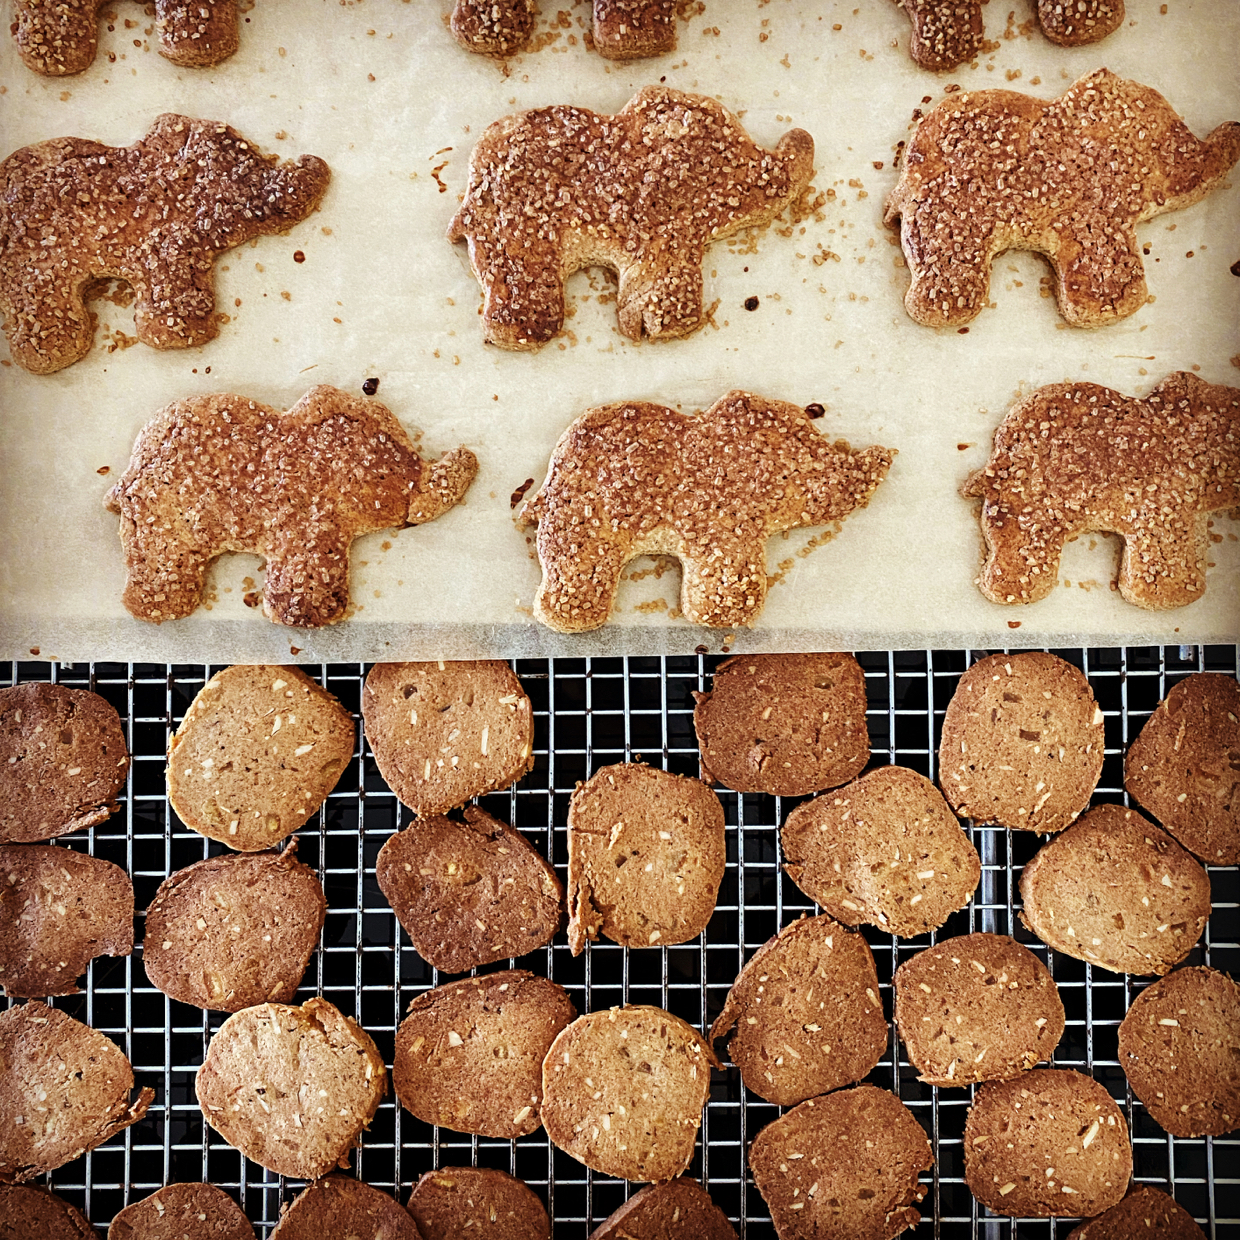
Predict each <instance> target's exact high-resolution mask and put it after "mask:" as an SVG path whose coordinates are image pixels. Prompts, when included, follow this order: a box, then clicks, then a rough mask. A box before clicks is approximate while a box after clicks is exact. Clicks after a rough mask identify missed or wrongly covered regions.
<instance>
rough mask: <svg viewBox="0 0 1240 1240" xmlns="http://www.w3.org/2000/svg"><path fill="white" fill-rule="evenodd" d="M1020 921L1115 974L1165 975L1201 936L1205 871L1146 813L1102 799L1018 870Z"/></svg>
mask: <svg viewBox="0 0 1240 1240" xmlns="http://www.w3.org/2000/svg"><path fill="white" fill-rule="evenodd" d="M1020 894H1021V899H1022V900H1023V901H1024V904H1025V907H1024V910H1023V911H1022V913H1021V915H1020V919H1021V921H1023V922H1024V923H1025V925H1026V926H1028V927H1029V929H1030V930H1032V931H1033V932H1034V934H1036V935H1037V936H1038V938H1040V939H1041V940H1042V942H1043V943H1049V944H1050V946H1051V947H1053V948H1054V949H1055V950H1056V951H1059V952H1064V953H1066V954H1067V955H1069V956H1075V957H1076V958H1077V959H1078V960H1087V961H1089V963H1090V964H1098V965H1101V966H1102V967H1103V968H1104V969H1111V970H1113V971H1114V972H1116V973H1138V974H1141V973H1158V974H1163V973H1166V972H1167V971H1168V970H1169V969H1170V968H1171V967H1172V966H1173V965H1176V964H1179V962H1180V961H1181V960H1183V959H1184V957H1185V956H1187V955H1188V953H1189V952H1190V951H1192V950H1193V946H1194V944H1195V943H1196V942H1197V940H1198V939H1199V938H1200V937H1201V932H1202V930H1203V929H1204V928H1205V924H1206V919H1207V918H1208V917H1209V916H1210V878H1209V875H1208V874H1206V872H1205V869H1204V868H1203V867H1202V866H1201V864H1200V863H1199V862H1198V861H1197V859H1196V858H1195V857H1193V856H1192V855H1191V854H1190V853H1188V852H1185V850H1184V849H1183V848H1181V847H1180V846H1179V844H1177V843H1176V842H1175V840H1173V839H1172V838H1171V837H1170V836H1169V835H1167V834H1166V832H1164V831H1160V830H1159V829H1158V828H1157V827H1156V826H1155V825H1154V824H1153V823H1152V822H1150V820H1149V819H1148V818H1143V817H1142V816H1141V815H1140V814H1138V813H1137V812H1136V810H1131V809H1125V808H1124V807H1123V806H1122V805H1099V806H1096V807H1095V808H1094V809H1091V810H1090V811H1089V813H1088V814H1086V815H1085V816H1084V817H1083V818H1082V819H1081V820H1080V821H1079V822H1077V823H1075V824H1074V825H1073V826H1071V827H1069V828H1068V830H1066V831H1065V832H1064V833H1063V834H1062V835H1060V836H1057V837H1056V838H1055V839H1053V840H1050V841H1049V842H1047V843H1046V844H1043V845H1042V847H1041V848H1040V849H1039V850H1038V854H1037V856H1035V857H1034V859H1033V860H1032V861H1030V862H1029V864H1028V865H1026V866H1025V868H1024V871H1023V873H1022V874H1021V876H1020Z"/></svg>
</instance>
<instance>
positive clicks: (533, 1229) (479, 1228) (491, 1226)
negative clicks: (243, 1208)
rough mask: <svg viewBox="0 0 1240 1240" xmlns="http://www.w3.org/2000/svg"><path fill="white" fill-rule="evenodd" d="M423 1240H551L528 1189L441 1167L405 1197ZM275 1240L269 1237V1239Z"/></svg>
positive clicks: (491, 1175)
mask: <svg viewBox="0 0 1240 1240" xmlns="http://www.w3.org/2000/svg"><path fill="white" fill-rule="evenodd" d="M409 1213H410V1214H411V1215H412V1216H413V1219H414V1222H416V1223H417V1225H418V1230H419V1231H420V1232H421V1233H422V1240H460V1238H461V1237H464V1236H473V1235H478V1236H481V1237H485V1238H486V1240H551V1220H550V1219H549V1218H548V1217H547V1207H546V1206H544V1205H543V1203H542V1199H541V1198H540V1197H539V1196H538V1194H537V1193H536V1192H534V1190H533V1189H531V1188H530V1187H529V1186H528V1185H527V1184H525V1183H524V1182H523V1181H521V1180H517V1179H514V1178H513V1177H512V1176H510V1175H506V1174H505V1173H504V1172H503V1171H491V1170H487V1169H485V1168H482V1167H440V1168H439V1170H438V1171H428V1172H426V1174H425V1175H423V1176H422V1178H421V1179H420V1180H418V1182H417V1183H416V1184H415V1185H414V1186H413V1192H412V1193H410V1194H409ZM273 1240H274V1237H273Z"/></svg>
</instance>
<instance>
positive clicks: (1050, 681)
mask: <svg viewBox="0 0 1240 1240" xmlns="http://www.w3.org/2000/svg"><path fill="white" fill-rule="evenodd" d="M1104 744H1105V737H1104V728H1103V716H1102V711H1101V710H1100V709H1099V708H1098V703H1097V702H1096V701H1095V700H1094V691H1093V690H1092V689H1091V688H1090V687H1089V681H1088V680H1086V679H1085V677H1084V675H1082V673H1081V672H1080V671H1078V670H1077V669H1076V668H1075V667H1073V666H1072V664H1071V663H1065V662H1064V660H1063V659H1061V658H1059V657H1058V656H1057V655H1053V654H1043V653H1040V652H1036V651H1035V652H1030V653H1026V654H992V655H988V656H987V657H986V658H984V659H979V660H978V661H977V662H976V663H974V664H973V666H972V667H971V668H969V670H968V671H967V672H965V674H964V675H963V676H961V678H960V683H959V684H958V685H957V686H956V692H955V693H954V694H953V695H952V700H951V701H950V702H948V704H947V713H946V714H945V715H944V716H943V737H942V740H941V741H940V743H939V783H940V785H941V786H942V789H943V795H944V796H945V797H946V798H947V800H948V801H949V802H950V804H951V807H952V809H954V810H955V811H956V813H958V814H959V815H960V816H961V817H962V818H963V817H967V818H973V819H976V821H978V822H987V823H989V822H993V823H998V824H999V826H1001V827H1014V828H1017V827H1018V828H1020V829H1021V830H1024V831H1039V832H1043V833H1046V832H1053V831H1062V830H1063V829H1064V827H1066V826H1067V825H1068V824H1069V823H1070V822H1072V821H1074V820H1075V819H1076V817H1077V815H1078V814H1079V813H1080V812H1081V811H1082V810H1083V809H1084V808H1085V807H1086V806H1087V805H1088V804H1089V798H1090V796H1091V795H1092V794H1093V791H1094V787H1095V786H1096V785H1097V783H1098V776H1099V775H1101V774H1102V759H1103V748H1104Z"/></svg>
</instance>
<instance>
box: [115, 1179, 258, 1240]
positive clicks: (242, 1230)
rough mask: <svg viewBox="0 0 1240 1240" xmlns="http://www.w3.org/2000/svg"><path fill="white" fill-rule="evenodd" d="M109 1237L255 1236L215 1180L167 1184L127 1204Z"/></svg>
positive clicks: (236, 1239)
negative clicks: (212, 1181) (208, 1182)
mask: <svg viewBox="0 0 1240 1240" xmlns="http://www.w3.org/2000/svg"><path fill="white" fill-rule="evenodd" d="M108 1240H254V1228H253V1226H252V1225H251V1224H250V1220H249V1219H248V1218H246V1216H245V1215H244V1213H242V1210H241V1207H240V1206H239V1205H237V1203H236V1202H235V1201H234V1200H233V1199H232V1198H231V1197H230V1196H229V1195H228V1194H227V1193H226V1192H224V1191H223V1190H222V1189H219V1188H216V1187H215V1185H214V1184H192V1183H190V1184H169V1185H167V1186H166V1187H164V1188H161V1189H160V1190H159V1191H158V1192H154V1193H152V1194H151V1195H150V1196H149V1197H144V1198H143V1199H142V1200H141V1201H135V1202H134V1203H133V1204H132V1205H129V1206H126V1207H125V1208H124V1209H123V1210H122V1211H121V1212H120V1213H119V1214H118V1215H117V1216H116V1217H115V1218H114V1219H113V1220H112V1226H111V1227H109V1228H108Z"/></svg>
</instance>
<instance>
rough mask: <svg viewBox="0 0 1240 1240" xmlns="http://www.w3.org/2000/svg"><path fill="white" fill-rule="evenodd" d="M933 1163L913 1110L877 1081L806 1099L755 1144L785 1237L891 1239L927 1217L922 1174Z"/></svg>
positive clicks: (766, 1194)
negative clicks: (923, 1213) (918, 1205)
mask: <svg viewBox="0 0 1240 1240" xmlns="http://www.w3.org/2000/svg"><path fill="white" fill-rule="evenodd" d="M933 1166H934V1154H933V1152H932V1151H931V1149H930V1142H929V1141H928V1140H927V1139H926V1134H925V1132H924V1131H923V1130H922V1127H921V1125H920V1124H919V1123H918V1122H917V1120H916V1119H914V1118H913V1113H912V1112H911V1111H910V1110H909V1109H908V1107H906V1106H905V1105H904V1103H902V1102H901V1101H900V1100H899V1098H897V1097H896V1096H895V1095H894V1094H890V1093H888V1092H887V1091H886V1090H885V1089H878V1088H876V1087H875V1086H873V1085H858V1086H857V1087H856V1089H844V1090H840V1092H839V1093H834V1094H827V1095H826V1097H824V1098H811V1099H810V1100H809V1101H808V1102H803V1103H801V1105H800V1106H799V1107H794V1108H793V1109H792V1110H791V1111H789V1112H788V1113H787V1114H786V1115H781V1116H780V1117H779V1119H777V1120H775V1121H774V1122H773V1123H770V1124H768V1125H767V1126H766V1127H765V1128H763V1129H762V1131H761V1132H760V1133H758V1135H757V1136H756V1137H755V1138H754V1142H753V1145H752V1146H751V1147H750V1150H749V1169H750V1171H752V1172H753V1181H754V1184H755V1185H756V1186H757V1189H758V1192H760V1193H761V1194H762V1200H763V1201H765V1202H766V1204H767V1206H768V1207H769V1209H770V1211H771V1219H772V1221H773V1222H774V1224H775V1232H776V1234H777V1235H778V1236H779V1240H891V1238H892V1237H893V1236H898V1235H899V1234H900V1233H901V1232H903V1231H905V1230H906V1229H907V1228H910V1227H916V1226H917V1224H918V1223H919V1222H920V1221H921V1215H920V1214H919V1213H918V1211H917V1210H916V1209H914V1205H915V1203H917V1202H919V1201H920V1200H921V1199H922V1198H923V1197H924V1196H925V1195H926V1190H927V1185H925V1184H921V1183H919V1176H920V1175H921V1173H922V1172H923V1171H929V1170H930V1168H931V1167H933Z"/></svg>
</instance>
